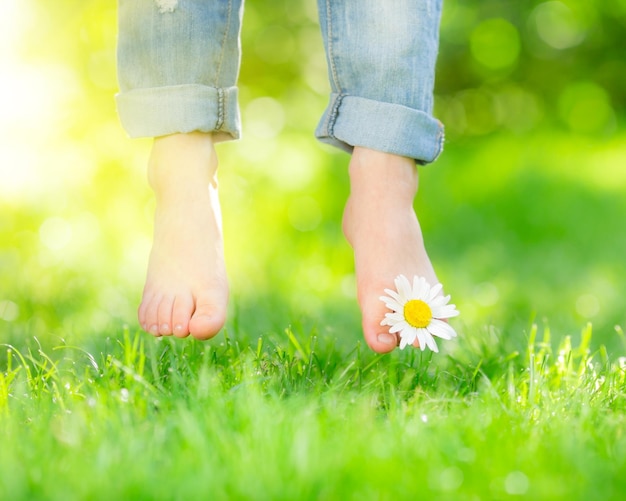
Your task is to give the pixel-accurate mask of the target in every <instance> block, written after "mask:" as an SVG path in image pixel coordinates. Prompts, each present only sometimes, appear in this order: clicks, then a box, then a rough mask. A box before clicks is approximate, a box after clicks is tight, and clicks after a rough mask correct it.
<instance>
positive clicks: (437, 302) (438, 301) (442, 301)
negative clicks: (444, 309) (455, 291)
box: [428, 296, 450, 310]
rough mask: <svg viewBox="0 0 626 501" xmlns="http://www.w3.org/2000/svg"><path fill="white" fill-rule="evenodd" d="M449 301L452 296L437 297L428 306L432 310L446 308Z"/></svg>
mask: <svg viewBox="0 0 626 501" xmlns="http://www.w3.org/2000/svg"><path fill="white" fill-rule="evenodd" d="M448 301H450V296H437V297H436V298H434V299H432V300H431V301H430V302H429V303H428V305H429V306H430V309H431V310H433V309H435V308H439V307H441V306H445V305H446V303H447V302H448Z"/></svg>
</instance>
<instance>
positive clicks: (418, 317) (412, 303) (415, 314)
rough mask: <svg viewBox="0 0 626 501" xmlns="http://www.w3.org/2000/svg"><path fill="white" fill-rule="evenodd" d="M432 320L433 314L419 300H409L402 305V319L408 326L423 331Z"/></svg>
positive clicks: (428, 307)
mask: <svg viewBox="0 0 626 501" xmlns="http://www.w3.org/2000/svg"><path fill="white" fill-rule="evenodd" d="M432 318H433V312H432V311H431V309H430V306H428V305H427V304H426V303H425V302H424V301H422V300H421V299H411V300H409V301H407V302H406V304H405V305H404V319H405V320H406V321H407V322H408V324H409V325H411V326H413V327H417V328H418V329H423V328H424V327H428V324H429V323H430V321H431V320H432Z"/></svg>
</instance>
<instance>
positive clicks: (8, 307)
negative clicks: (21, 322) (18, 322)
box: [0, 299, 20, 322]
mask: <svg viewBox="0 0 626 501" xmlns="http://www.w3.org/2000/svg"><path fill="white" fill-rule="evenodd" d="M19 314H20V308H19V306H18V305H17V304H16V303H14V302H13V301H9V300H8V299H4V300H2V301H0V319H1V320H4V321H5V322H13V321H14V320H15V319H17V317H18V315H19Z"/></svg>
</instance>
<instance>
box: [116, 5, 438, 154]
mask: <svg viewBox="0 0 626 501" xmlns="http://www.w3.org/2000/svg"><path fill="white" fill-rule="evenodd" d="M318 7H319V16H320V25H321V28H322V35H323V39H324V45H325V48H326V56H327V62H328V75H329V79H330V84H331V89H332V92H331V95H330V102H329V104H328V107H327V108H326V110H325V112H324V114H323V116H322V119H321V121H320V123H319V125H318V127H317V130H316V136H317V138H318V139H319V140H321V141H323V142H325V143H328V144H331V145H334V146H337V147H339V148H341V149H343V150H346V151H348V152H351V151H352V149H353V148H354V146H364V147H367V148H371V149H374V150H378V151H382V152H386V153H394V154H397V155H402V156H406V157H410V158H414V159H415V160H416V161H418V162H419V163H428V162H432V161H433V160H434V159H435V158H436V157H437V156H438V155H439V153H440V152H441V149H442V146H443V126H442V125H441V123H440V122H439V121H438V120H436V119H434V118H433V117H432V107H433V85H434V73H435V61H436V58H437V51H438V43H439V19H440V16H441V0H318ZM242 13H243V0H119V37H118V77H119V83H120V93H119V94H118V95H117V105H118V112H119V115H120V118H121V121H122V124H123V126H124V127H125V129H126V131H127V132H128V133H129V135H130V136H132V137H142V136H144V137H145V136H163V135H167V134H173V133H177V132H192V131H200V132H213V133H214V134H215V136H216V139H217V140H228V139H237V138H238V137H239V136H240V131H241V120H240V113H239V107H238V102H237V77H238V73H239V64H240V60H241V54H240V42H239V34H240V29H241V18H242Z"/></svg>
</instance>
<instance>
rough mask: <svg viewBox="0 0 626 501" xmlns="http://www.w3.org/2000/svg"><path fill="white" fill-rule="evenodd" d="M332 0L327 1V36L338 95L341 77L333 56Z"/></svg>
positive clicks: (331, 68)
mask: <svg viewBox="0 0 626 501" xmlns="http://www.w3.org/2000/svg"><path fill="white" fill-rule="evenodd" d="M330 4H331V0H326V36H327V38H328V40H327V44H328V62H329V66H330V73H331V75H330V76H331V78H332V80H333V83H334V84H335V87H336V88H337V93H338V94H341V93H342V91H341V85H340V84H339V76H338V75H337V67H336V65H335V56H334V54H333V26H332V12H331V7H330Z"/></svg>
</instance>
